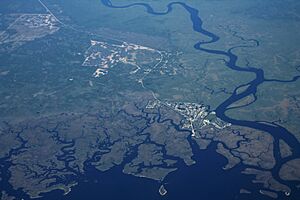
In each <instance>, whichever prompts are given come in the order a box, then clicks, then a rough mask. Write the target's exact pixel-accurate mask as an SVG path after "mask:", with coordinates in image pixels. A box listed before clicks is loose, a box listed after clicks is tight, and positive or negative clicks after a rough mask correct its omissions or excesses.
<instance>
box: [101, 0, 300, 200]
mask: <svg viewBox="0 0 300 200" xmlns="http://www.w3.org/2000/svg"><path fill="white" fill-rule="evenodd" d="M101 1H102V3H103V4H104V5H105V6H107V7H110V8H117V9H124V8H129V7H143V8H145V9H146V11H147V12H148V13H149V14H152V15H166V14H168V13H170V12H172V8H173V6H175V5H177V6H181V7H183V8H184V9H185V10H186V11H187V12H188V13H189V15H190V19H191V22H192V24H193V30H194V31H195V32H197V33H199V34H202V35H205V36H207V37H209V38H210V39H209V40H207V41H199V42H197V43H196V44H195V45H194V48H195V49H197V50H199V51H202V52H206V53H208V54H215V55H222V56H224V57H226V58H227V59H224V62H225V65H226V66H227V67H228V68H230V69H232V70H235V71H239V72H241V73H253V74H255V79H253V80H252V81H250V82H249V83H244V84H243V85H248V86H249V87H248V88H247V89H246V90H245V91H243V92H241V93H237V89H238V88H239V87H240V86H239V87H237V88H236V89H235V90H234V92H233V93H232V95H231V96H230V97H229V98H228V99H226V100H225V101H224V102H223V103H221V104H220V105H219V106H218V107H217V108H216V110H215V111H216V113H217V116H218V117H219V118H221V119H222V120H224V121H226V122H229V123H231V124H234V125H239V126H245V127H249V128H254V129H257V130H260V131H265V132H267V133H269V134H271V135H272V136H273V137H274V140H275V142H274V156H275V159H276V166H275V167H274V169H272V174H273V176H274V178H275V179H276V180H277V181H279V182H281V183H284V184H286V185H289V186H290V187H292V188H294V185H292V184H291V183H289V182H287V181H283V180H281V179H280V177H279V175H278V172H279V169H280V167H281V166H282V164H284V163H286V162H287V161H289V160H292V159H295V158H299V157H300V144H299V141H298V140H297V139H296V138H295V136H294V135H293V134H292V133H290V132H289V131H288V130H286V129H285V128H283V127H281V126H279V125H277V124H274V123H272V124H271V123H270V124H267V123H260V122H257V121H246V120H238V119H232V118H229V117H228V116H226V114H225V113H226V110H227V109H228V107H230V105H232V104H233V103H235V102H237V101H239V100H240V99H242V98H244V97H246V96H249V95H253V96H254V97H256V92H257V88H258V86H259V85H261V84H262V83H264V82H265V81H276V82H282V83H289V82H294V81H296V80H298V79H299V77H300V76H295V77H293V78H292V79H291V80H288V81H284V80H276V79H273V80H267V79H265V77H264V71H263V69H261V68H255V67H252V66H249V64H248V65H246V66H238V65H237V60H238V56H237V55H235V54H234V53H233V49H236V48H241V47H245V46H235V47H232V48H230V49H228V50H215V49H207V48H205V45H206V44H210V43H215V42H217V41H218V40H219V37H218V36H217V35H215V34H214V33H211V32H209V31H208V30H205V29H204V28H203V27H202V24H203V21H202V19H201V18H200V16H199V11H198V10H197V9H195V8H193V7H190V6H189V5H187V4H186V3H183V2H172V3H169V4H168V5H167V9H166V11H165V12H156V11H154V9H153V8H152V7H151V6H150V5H149V4H147V3H133V4H129V5H123V6H116V5H113V4H112V2H111V1H109V0H101ZM241 39H243V40H245V39H244V38H241ZM253 41H255V43H256V45H259V42H258V41H256V40H253ZM279 139H282V140H284V141H285V142H286V143H287V144H288V145H289V146H290V147H292V149H293V155H292V156H290V157H288V158H285V159H281V158H280V155H279V153H278V152H279ZM298 197H300V196H298Z"/></svg>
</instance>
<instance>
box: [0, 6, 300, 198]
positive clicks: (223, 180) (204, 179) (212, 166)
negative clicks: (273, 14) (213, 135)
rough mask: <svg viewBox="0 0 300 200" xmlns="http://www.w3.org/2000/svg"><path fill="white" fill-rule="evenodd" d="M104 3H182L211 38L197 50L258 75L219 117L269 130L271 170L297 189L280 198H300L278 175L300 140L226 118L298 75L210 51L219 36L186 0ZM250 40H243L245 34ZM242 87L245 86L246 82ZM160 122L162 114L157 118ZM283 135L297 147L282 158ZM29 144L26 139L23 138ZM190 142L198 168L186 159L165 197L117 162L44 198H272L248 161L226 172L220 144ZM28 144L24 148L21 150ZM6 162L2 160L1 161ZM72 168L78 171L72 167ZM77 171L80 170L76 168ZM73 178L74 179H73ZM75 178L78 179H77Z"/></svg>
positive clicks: (299, 152) (67, 155) (274, 128)
mask: <svg viewBox="0 0 300 200" xmlns="http://www.w3.org/2000/svg"><path fill="white" fill-rule="evenodd" d="M101 2H102V4H103V5H105V6H107V7H110V8H115V9H125V8H129V7H132V6H136V7H137V9H139V7H143V8H145V9H146V12H147V13H149V14H152V15H167V14H168V13H170V12H172V8H173V6H181V7H183V8H184V9H185V10H186V11H187V12H188V13H189V15H190V20H191V22H192V24H193V30H194V31H195V32H197V33H199V34H202V35H205V36H208V37H209V38H210V39H209V40H207V41H201V42H198V43H196V44H195V45H194V48H195V49H197V50H199V51H201V52H206V53H208V54H217V55H223V56H224V57H225V58H227V59H226V60H225V59H224V62H225V65H226V66H227V67H228V68H230V69H232V70H235V71H239V72H240V73H253V74H255V79H253V80H252V81H250V82H249V83H243V84H242V85H248V86H249V87H248V88H247V89H246V90H245V91H243V92H242V93H237V92H236V91H237V89H238V88H239V87H240V86H238V87H237V88H236V89H235V90H234V91H233V93H232V95H231V96H230V97H229V98H228V99H226V100H224V102H223V103H222V104H220V105H219V106H218V107H217V108H216V110H215V111H216V113H217V116H218V117H219V118H221V119H222V120H224V121H226V122H229V123H232V124H235V125H240V126H245V127H250V128H254V129H257V130H261V131H265V132H267V133H269V134H271V135H272V136H273V137H274V140H275V145H274V156H275V159H276V166H275V167H274V169H273V170H272V174H273V176H274V177H275V179H276V180H277V181H279V182H281V183H284V184H286V185H288V186H290V187H291V188H292V189H293V191H292V195H291V196H290V197H289V198H287V197H286V196H284V195H283V194H280V195H281V196H280V198H279V199H295V200H296V199H299V197H300V193H299V190H297V189H295V186H294V185H295V183H291V182H287V181H283V180H281V179H280V177H279V176H278V171H279V169H280V167H281V166H282V164H284V163H285V162H287V161H289V160H292V159H295V158H299V157H300V145H299V142H298V141H297V139H296V138H295V137H294V136H293V134H291V133H290V132H288V131H287V130H286V129H284V128H283V127H280V126H278V125H276V124H271V123H270V124H267V123H260V122H256V121H245V120H238V119H232V118H229V117H228V116H226V114H225V113H226V110H228V107H229V106H230V105H232V104H233V103H235V102H237V101H239V100H240V99H242V98H244V97H246V96H249V95H254V96H256V91H257V87H258V86H259V85H260V84H262V83H264V82H265V81H276V82H282V83H289V82H293V81H296V80H297V79H298V78H299V76H297V77H293V78H292V79H291V80H288V81H284V80H275V79H274V80H266V79H265V77H264V71H263V70H262V69H259V68H255V67H251V66H249V65H247V66H238V65H237V59H238V57H237V55H235V54H234V53H233V52H232V50H233V49H235V48H240V47H243V46H236V47H233V48H231V49H228V50H214V49H206V48H205V45H206V44H210V43H214V42H217V41H218V40H219V37H218V36H217V35H215V34H214V33H211V32H209V31H208V30H205V29H203V27H202V24H203V22H202V19H201V18H200V15H199V11H198V10H197V9H195V8H192V7H190V6H189V5H187V4H185V3H182V2H172V3H169V4H168V5H167V9H166V11H165V12H156V11H155V10H154V9H153V8H152V7H151V6H150V5H148V4H146V3H134V4H130V5H125V6H115V5H113V4H112V3H111V1H109V0H102V1H101ZM241 39H243V40H246V39H244V38H241ZM252 41H254V42H255V44H256V45H259V42H258V41H256V40H254V39H253V40H252ZM242 85H241V86H242ZM158 120H159V118H158ZM174 126H175V127H176V129H177V130H178V131H181V130H180V128H179V127H178V126H176V125H175V124H174ZM279 139H282V140H284V141H285V142H286V143H287V144H288V145H289V146H291V147H292V148H293V155H292V156H290V157H288V158H285V159H281V158H280V157H279V153H278V152H279V144H278V141H279ZM23 142H24V144H25V143H26V141H23ZM189 142H190V143H191V144H192V149H193V153H194V155H195V156H194V159H195V160H196V164H195V165H193V166H189V167H187V166H185V165H184V164H183V163H182V162H179V165H178V168H179V169H178V171H176V172H174V173H171V174H170V175H168V176H167V178H166V180H165V181H164V184H165V185H166V189H167V190H168V194H167V195H166V196H164V197H161V196H160V195H159V194H158V188H159V186H160V183H158V182H155V181H152V180H148V179H144V178H136V177H134V176H131V175H124V174H123V173H122V167H123V166H122V165H121V166H116V167H115V168H113V169H111V170H109V171H108V172H105V173H101V172H99V171H97V170H96V169H94V168H93V167H91V166H89V167H88V166H87V167H86V173H85V174H84V175H78V177H77V178H76V181H78V183H79V184H78V185H77V186H75V187H74V188H73V189H72V192H71V193H69V194H68V195H66V196H62V192H61V191H53V192H50V193H47V194H45V195H44V198H42V199H45V200H52V199H55V200H58V199H66V200H71V199H72V200H77V199H78V200H82V199H89V200H93V199H97V200H98V199H104V200H110V199H111V200H117V199H134V200H135V199H144V200H156V199H169V200H177V199H180V200H181V199H189V200H193V199H197V200H198V199H222V200H227V199H228V200H232V199H245V200H250V199H251V200H253V199H261V200H264V199H269V198H267V197H264V196H262V195H259V194H258V190H259V189H261V188H262V186H261V185H259V184H252V183H251V180H252V179H253V177H251V176H244V175H242V174H241V171H242V170H243V169H244V168H245V167H247V166H244V165H238V166H237V167H235V168H233V169H231V170H228V171H224V170H222V167H223V166H224V165H225V164H226V159H225V158H224V157H223V156H221V155H219V154H217V153H216V151H215V149H216V147H215V144H213V145H211V146H210V147H209V148H208V149H207V150H204V151H203V150H201V151H200V150H199V148H198V147H197V146H196V144H195V143H194V142H193V141H192V140H191V138H189ZM66 144H68V146H67V147H64V149H62V152H63V155H60V156H59V157H58V159H59V160H64V161H65V162H66V166H68V162H69V161H70V160H72V159H75V158H74V157H72V155H71V154H72V151H71V150H69V149H68V148H71V147H72V145H74V144H73V143H72V141H70V142H67V143H66ZM22 148H24V145H23V147H20V149H22ZM17 152H18V150H13V151H12V152H11V154H17ZM2 161H3V162H2ZM129 161H130V159H129V158H127V160H125V163H126V162H129ZM0 163H4V165H3V166H2V167H1V171H2V176H3V173H7V167H8V166H9V163H6V162H5V159H3V160H1V162H0ZM70 170H73V169H72V168H70ZM74 172H75V171H74ZM3 178H4V181H1V187H3V188H5V189H6V190H7V191H8V192H9V193H10V194H13V195H15V196H17V197H20V198H21V197H22V198H24V199H28V196H27V195H25V194H24V193H23V192H22V191H21V190H18V191H14V190H13V189H12V187H11V186H10V185H9V184H8V183H7V179H8V178H9V174H6V175H5V176H3ZM70 178H71V177H70ZM74 180H75V179H74ZM241 186H243V187H246V188H248V189H250V190H251V191H254V193H253V194H252V195H250V196H249V195H239V196H237V195H238V194H239V190H240V187H241Z"/></svg>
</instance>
